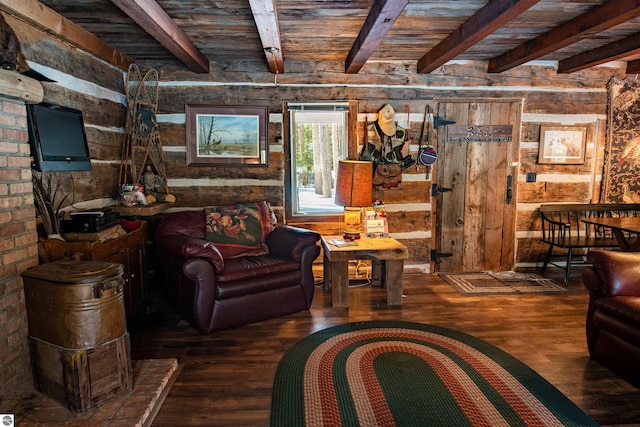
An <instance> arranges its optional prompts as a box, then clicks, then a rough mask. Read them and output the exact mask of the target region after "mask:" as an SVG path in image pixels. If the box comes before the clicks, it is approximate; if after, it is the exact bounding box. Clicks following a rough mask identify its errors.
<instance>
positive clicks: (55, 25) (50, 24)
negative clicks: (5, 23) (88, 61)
mask: <svg viewBox="0 0 640 427" xmlns="http://www.w3.org/2000/svg"><path fill="white" fill-rule="evenodd" d="M0 10H2V11H4V12H6V13H9V14H11V15H13V16H15V17H16V18H17V19H20V20H21V21H24V22H26V23H28V24H30V25H33V26H34V27H36V28H38V29H40V30H42V31H44V32H46V33H49V34H52V35H54V36H56V37H58V38H59V39H61V40H64V41H66V42H67V43H70V44H71V45H73V46H76V47H78V48H80V49H82V50H84V51H86V52H88V53H90V54H92V55H94V56H96V57H97V58H100V59H102V60H104V61H106V62H108V63H109V64H112V65H113V66H115V67H118V68H120V69H121V70H128V69H129V65H131V64H132V63H133V62H134V61H133V59H131V58H130V57H128V56H127V55H125V54H124V53H123V52H121V51H119V50H117V49H116V48H114V47H113V46H111V45H109V44H107V43H105V42H104V41H102V40H100V39H99V38H98V37H96V36H94V35H93V34H91V33H90V32H88V31H86V30H84V29H83V28H81V27H80V26H78V25H76V24H74V23H73V22H71V21H70V20H68V19H67V18H65V17H63V16H62V15H60V14H59V13H57V12H56V11H54V10H53V9H50V8H48V7H47V6H45V5H43V4H42V3H40V2H39V1H36V0H0Z"/></svg>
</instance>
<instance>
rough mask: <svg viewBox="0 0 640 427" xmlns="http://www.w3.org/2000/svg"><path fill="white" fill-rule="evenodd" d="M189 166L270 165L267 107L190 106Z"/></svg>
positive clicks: (188, 117) (186, 113)
mask: <svg viewBox="0 0 640 427" xmlns="http://www.w3.org/2000/svg"><path fill="white" fill-rule="evenodd" d="M185 115H186V126H187V165H188V166H189V165H193V166H207V165H226V166H234V165H236V166H243V165H244V166H247V165H248V166H267V165H268V157H269V153H268V151H269V150H268V147H267V107H244V106H215V105H187V106H186V107H185Z"/></svg>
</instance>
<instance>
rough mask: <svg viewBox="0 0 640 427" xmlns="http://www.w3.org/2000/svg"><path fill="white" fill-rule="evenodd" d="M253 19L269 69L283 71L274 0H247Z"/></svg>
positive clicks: (276, 72) (279, 72)
mask: <svg viewBox="0 0 640 427" xmlns="http://www.w3.org/2000/svg"><path fill="white" fill-rule="evenodd" d="M249 5H250V6H251V13H253V20H254V21H255V22H256V27H258V34H259V35H260V41H261V42H262V48H263V49H264V53H265V55H266V58H267V63H268V64H269V70H270V71H271V72H272V73H274V74H282V73H284V57H283V56H282V43H281V42H280V24H278V11H277V10H276V2H275V0H249Z"/></svg>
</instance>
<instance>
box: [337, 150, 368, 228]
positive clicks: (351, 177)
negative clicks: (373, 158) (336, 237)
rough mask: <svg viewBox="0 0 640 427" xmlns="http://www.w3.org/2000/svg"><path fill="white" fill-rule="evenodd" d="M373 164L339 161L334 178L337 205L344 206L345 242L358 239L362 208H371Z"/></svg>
mask: <svg viewBox="0 0 640 427" xmlns="http://www.w3.org/2000/svg"><path fill="white" fill-rule="evenodd" d="M372 180H373V163H372V162H361V161H356V160H340V161H339V162H338V174H337V178H336V197H335V202H336V204H337V205H340V206H344V230H343V232H342V237H343V238H344V239H345V240H355V239H359V238H360V231H361V230H360V229H361V227H360V224H361V223H362V208H363V207H367V206H371V203H372V200H373V182H372Z"/></svg>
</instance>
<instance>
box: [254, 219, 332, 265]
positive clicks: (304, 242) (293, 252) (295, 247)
mask: <svg viewBox="0 0 640 427" xmlns="http://www.w3.org/2000/svg"><path fill="white" fill-rule="evenodd" d="M318 241H320V234H319V233H317V232H315V231H311V230H305V229H304V228H298V227H292V226H289V225H279V226H277V227H276V228H275V229H274V230H273V231H272V232H271V233H269V235H268V236H267V238H266V240H265V242H266V244H267V246H268V247H269V254H271V255H275V256H280V257H283V258H288V259H290V260H292V261H295V262H300V256H301V253H302V248H304V247H305V246H309V245H315V244H316V243H317V242H318Z"/></svg>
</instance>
